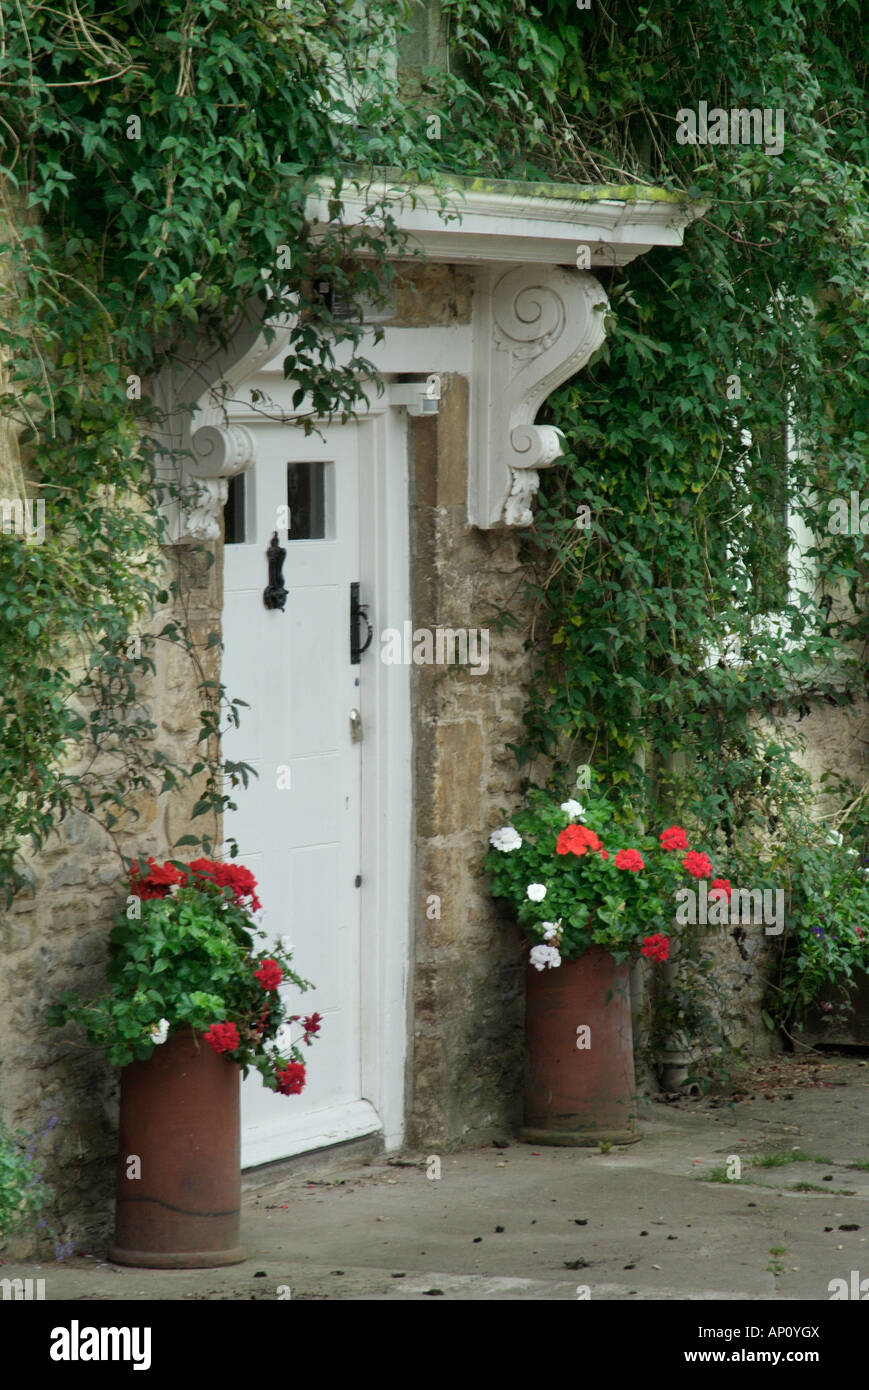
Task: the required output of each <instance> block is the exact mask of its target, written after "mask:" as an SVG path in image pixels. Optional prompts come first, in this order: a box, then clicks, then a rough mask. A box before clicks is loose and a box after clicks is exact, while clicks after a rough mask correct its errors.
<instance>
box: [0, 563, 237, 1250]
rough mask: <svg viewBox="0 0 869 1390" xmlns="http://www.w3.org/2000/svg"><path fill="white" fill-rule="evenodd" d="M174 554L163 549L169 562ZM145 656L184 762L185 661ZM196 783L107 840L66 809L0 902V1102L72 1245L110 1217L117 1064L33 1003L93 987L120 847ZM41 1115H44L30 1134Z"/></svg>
mask: <svg viewBox="0 0 869 1390" xmlns="http://www.w3.org/2000/svg"><path fill="white" fill-rule="evenodd" d="M181 549H182V550H183V551H184V558H185V560H186V564H187V566H188V567H192V571H193V573H192V584H191V587H190V590H189V610H188V611H189V620H190V625H191V629H192V631H193V632H194V634H195V635H197V638H198V640H200V641H201V643H202V647H203V651H202V654H201V660H202V662H203V664H204V669H205V671H206V673H207V675H208V676H209V677H210V678H214V677H215V676H216V675H217V674H218V670H217V665H216V663H217V659H218V653H219V649H218V648H212V649H211V651H210V652H206V651H205V650H204V645H205V639H206V634H207V633H208V632H210V631H213V630H215V628H216V627H217V628H218V629H219V620H220V604H221V595H220V577H219V576H220V567H219V565H213V566H212V567H211V568H208V566H207V565H206V563H205V561H204V557H203V556H201V555H200V556H198V557H194V556H192V555H191V554H190V552H189V549H187V548H186V547H182V548H181ZM179 558H181V557H180V556H179V555H175V554H173V555H172V556H171V557H170V559H169V563H170V566H172V568H173V570H174V566H175V564H176V562H177V560H178V559H179ZM169 616H170V614H169V612H168V611H166V612H163V613H158V614H157V615H156V616H155V618H154V619H153V621H152V622H151V624H150V626H149V630H150V631H152V632H154V633H158V632H159V631H160V630H161V628H162V627H163V626H164V624H165V623H166V621H167V620H168V618H169ZM155 661H156V664H157V674H156V676H155V677H152V678H151V679H150V680H149V681H148V682H147V684H146V685H143V686H142V690H141V693H142V698H143V700H144V701H145V702H146V703H147V705H148V707H149V709H150V711H151V713H152V717H153V718H154V719H155V722H156V723H157V729H156V731H155V734H154V738H155V742H156V744H157V746H159V747H160V748H161V749H163V750H164V751H165V752H166V753H167V754H168V755H169V756H170V757H173V758H174V759H175V760H176V761H178V762H180V763H182V764H186V765H187V766H190V765H191V764H192V762H193V760H194V753H195V744H196V734H197V728H198V724H197V720H196V711H197V710H198V708H199V704H200V701H199V699H198V698H197V697H196V693H195V691H196V677H195V671H194V667H193V664H192V663H191V661H190V659H189V657H187V656H186V655H185V654H184V653H183V652H182V651H181V650H180V649H179V648H177V647H174V646H170V645H167V644H166V643H159V642H158V643H157V646H156V651H155ZM70 770H71V772H73V773H76V772H77V771H80V769H77V768H76V767H74V766H73V767H72V768H71V769H70ZM197 795H198V793H197V791H196V787H195V784H193V783H191V784H188V785H187V786H186V787H184V788H183V789H182V790H181V791H180V792H178V793H177V794H176V793H172V794H167V795H163V796H160V797H158V796H157V795H155V794H147V793H141V794H137V796H136V798H135V809H136V810H137V811H138V813H139V815H138V819H133V817H132V815H128V816H127V817H126V818H125V821H126V823H125V824H122V826H121V827H120V833H119V835H118V836H117V841H116V843H113V842H112V840H111V839H110V837H109V836H108V834H107V833H106V832H105V831H104V830H102V829H100V827H99V826H98V825H97V824H96V822H95V821H94V820H93V819H92V818H91V817H90V816H88V815H86V814H84V813H83V812H81V811H77V812H73V813H72V814H71V815H69V816H68V817H67V818H66V820H65V821H64V822H62V824H61V825H60V827H59V828H58V830H57V832H56V833H55V834H53V835H52V836H51V838H50V840H49V841H48V842H47V844H46V845H45V847H44V848H43V849H42V850H41V851H40V852H39V853H38V854H36V855H33V856H31V858H30V861H29V868H28V875H29V878H30V881H31V885H32V887H31V889H30V891H28V892H26V893H24V894H23V895H21V896H20V897H19V898H17V899H16V901H15V903H14V904H13V906H12V908H11V909H9V910H8V911H6V910H3V909H0V950H2V959H3V969H2V971H0V1110H2V1111H3V1113H4V1116H5V1118H6V1120H7V1122H8V1123H9V1124H10V1125H11V1126H12V1127H13V1128H16V1129H23V1130H25V1131H26V1132H27V1133H28V1134H35V1135H37V1136H39V1137H38V1138H37V1139H36V1153H37V1156H38V1158H39V1159H40V1166H41V1171H42V1172H43V1175H44V1177H45V1180H46V1181H47V1182H48V1183H50V1184H52V1185H53V1186H54V1187H55V1190H56V1202H55V1205H54V1207H53V1209H52V1211H51V1212H49V1213H48V1214H47V1215H48V1221H49V1225H50V1226H51V1227H52V1228H53V1230H54V1231H55V1232H56V1235H57V1237H58V1238H59V1239H61V1240H62V1241H64V1242H67V1241H69V1240H72V1241H74V1243H75V1245H76V1249H77V1250H83V1251H88V1250H91V1249H94V1248H98V1247H99V1246H100V1245H101V1243H102V1241H103V1239H104V1237H105V1236H106V1235H107V1233H108V1231H109V1228H110V1226H111V1221H112V1199H113V1195H114V1169H115V1153H116V1132H117V1104H118V1073H117V1071H116V1070H115V1069H114V1068H113V1067H110V1066H109V1065H108V1063H107V1062H106V1059H105V1057H104V1055H103V1054H102V1052H101V1051H100V1050H99V1049H97V1048H94V1047H91V1046H90V1045H89V1044H88V1042H87V1041H86V1039H85V1038H84V1035H83V1034H82V1032H81V1031H80V1030H79V1029H78V1028H76V1027H73V1026H72V1025H69V1026H67V1027H66V1028H64V1029H54V1028H49V1027H48V1026H47V1025H46V1023H45V1020H44V1010H45V1008H46V1006H47V1005H48V1004H49V1003H52V1002H54V1001H56V1000H57V998H58V996H59V995H60V994H61V993H62V991H63V990H66V989H74V990H76V991H77V992H79V993H80V994H81V995H82V996H84V997H85V998H87V997H89V996H93V995H96V994H97V993H99V992H100V990H101V988H102V987H103V985H104V975H103V969H104V965H105V961H106V947H107V938H108V932H109V930H110V927H111V925H112V918H113V916H114V914H115V913H116V912H117V911H118V909H119V908H122V907H123V906H124V903H125V901H126V884H125V881H124V877H123V863H122V860H121V855H122V854H128V855H130V856H131V857H132V856H137V855H139V854H142V855H145V856H147V855H149V854H153V855H155V856H156V857H158V858H161V859H162V858H165V857H166V856H167V855H168V853H169V849H170V845H171V843H172V841H173V840H175V839H177V837H178V836H179V835H181V834H183V833H184V831H185V829H190V826H189V825H187V813H188V810H189V808H190V807H191V806H192V804H193V802H194V801H195V800H196V799H197ZM128 809H130V810H132V809H133V807H132V803H130V804H129V806H128ZM194 824H201V822H196V823H194ZM52 1115H54V1116H56V1124H54V1126H53V1127H52V1128H51V1129H50V1130H49V1131H48V1133H46V1134H41V1131H43V1130H45V1129H46V1128H47V1127H48V1124H49V1121H50V1119H51V1116H52ZM32 1248H33V1242H32V1241H31V1240H27V1239H24V1238H22V1240H21V1241H19V1242H17V1243H16V1245H15V1247H14V1249H15V1252H16V1253H17V1254H19V1255H22V1256H23V1255H24V1254H27V1253H30V1251H31V1249H32Z"/></svg>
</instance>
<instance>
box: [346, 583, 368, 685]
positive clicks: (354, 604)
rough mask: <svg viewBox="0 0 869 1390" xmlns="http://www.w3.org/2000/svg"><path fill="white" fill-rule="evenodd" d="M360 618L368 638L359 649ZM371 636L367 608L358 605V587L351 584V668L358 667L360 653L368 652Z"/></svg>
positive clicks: (363, 605) (361, 604) (364, 605)
mask: <svg viewBox="0 0 869 1390" xmlns="http://www.w3.org/2000/svg"><path fill="white" fill-rule="evenodd" d="M360 618H361V619H362V621H363V622H364V623H365V626H366V627H367V628H368V636H367V637H366V638H365V645H364V646H362V647H360V645H359V619H360ZM373 636H374V628H373V627H372V626H371V622H370V619H369V617H368V607H367V605H366V604H364V603H360V602H359V585H358V584H356V583H353V584H351V585H350V665H351V666H358V665H359V658H360V657H361V656H362V653H363V652H367V651H368V648H369V647H370V646H371V639H372V638H373Z"/></svg>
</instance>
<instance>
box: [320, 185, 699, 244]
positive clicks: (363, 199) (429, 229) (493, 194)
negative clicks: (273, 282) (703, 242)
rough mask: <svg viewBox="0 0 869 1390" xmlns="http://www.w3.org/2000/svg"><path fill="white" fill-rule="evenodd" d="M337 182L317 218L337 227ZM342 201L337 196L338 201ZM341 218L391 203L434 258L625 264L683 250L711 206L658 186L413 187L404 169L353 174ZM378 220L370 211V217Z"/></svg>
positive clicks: (412, 237) (360, 217) (356, 219)
mask: <svg viewBox="0 0 869 1390" xmlns="http://www.w3.org/2000/svg"><path fill="white" fill-rule="evenodd" d="M332 190H333V185H332V182H331V180H329V179H322V180H320V181H319V182H318V192H317V193H315V194H313V195H312V197H311V199H310V201H309V204H308V208H309V215H310V216H311V218H312V220H313V221H314V222H315V224H316V223H320V224H321V225H325V224H327V223H328V222H329V221H330V218H329V197H330V193H332ZM333 196H334V195H333ZM337 196H338V197H339V198H340V200H341V202H342V204H343V212H342V215H341V219H340V220H341V222H342V223H344V224H345V225H355V224H358V223H361V222H363V221H365V220H367V219H366V210H367V209H371V208H372V207H373V206H374V205H376V204H377V203H378V202H380V201H382V200H383V199H386V198H388V199H389V202H390V212H391V214H392V216H393V217H394V219H395V221H396V223H397V225H398V227H399V228H400V229H401V231H403V232H405V233H406V234H407V236H408V242H409V247H410V248H411V249H413V250H421V251H423V252H424V253H425V255H426V256H427V257H428V258H429V259H430V260H434V261H441V262H453V263H462V262H464V263H467V264H474V263H479V262H489V263H497V262H512V263H514V264H515V263H523V264H526V265H529V264H531V265H534V264H538V265H571V266H575V265H576V264H577V250H578V248H579V247H580V246H587V247H588V249H589V258H588V259H587V260H586V261H585V267H595V266H617V265H627V264H628V262H630V261H632V260H634V259H635V257H637V256H640V255H642V254H643V253H644V252H646V251H649V250H651V248H652V247H653V246H681V244H682V241H683V239H684V234H685V228H686V227H687V226H688V224H689V223H690V222H692V221H694V219H695V218H697V217H698V216H701V215H702V213H703V212H704V211H705V208H706V204H705V203H701V202H699V201H696V200H692V199H690V198H688V197H687V196H686V195H685V194H684V193H679V192H673V191H670V190H668V189H663V188H656V187H654V186H652V185H650V184H627V185H626V184H569V183H557V182H556V183H523V182H513V181H512V180H506V179H485V178H463V177H458V176H455V175H451V176H450V177H449V178H448V179H445V180H444V181H443V182H442V183H441V184H439V185H434V184H422V183H414V182H412V181H410V180H409V179H408V178H407V176H406V175H402V174H401V173H400V171H398V170H387V171H385V173H384V174H383V175H382V176H381V177H379V178H377V179H369V180H365V181H363V180H362V179H361V178H359V177H358V175H356V174H354V173H348V175H347V180H346V183H345V184H344V185H343V186H342V188H341V191H340V193H338V194H337ZM368 218H370V212H369V213H368Z"/></svg>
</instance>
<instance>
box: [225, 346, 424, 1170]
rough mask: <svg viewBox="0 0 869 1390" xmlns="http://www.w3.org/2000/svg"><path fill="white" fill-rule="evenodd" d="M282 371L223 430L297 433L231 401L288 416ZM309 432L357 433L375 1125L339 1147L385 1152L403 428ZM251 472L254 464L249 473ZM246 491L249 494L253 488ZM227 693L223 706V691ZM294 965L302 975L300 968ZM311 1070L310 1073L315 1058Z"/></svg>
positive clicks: (394, 911)
mask: <svg viewBox="0 0 869 1390" xmlns="http://www.w3.org/2000/svg"><path fill="white" fill-rule="evenodd" d="M281 362H282V356H281V359H280V360H279V361H278V362H271V363H269V364H268V366H267V367H265V368H264V369H261V371H260V372H259V373H257V375H256V376H251V377H248V378H247V379H246V380H244V381H243V382H239V383H238V384H237V385H236V386H235V390H234V397H235V399H234V400H233V401H232V402H230V403H228V405H227V415H228V423H229V426H230V428H231V427H232V426H237V425H242V426H247V427H248V428H249V427H250V426H253V425H255V426H257V427H258V428H259V429H263V428H265V429H298V428H299V427H298V426H294V425H281V424H279V423H277V422H275V423H268V422H266V421H265V420H264V418H263V411H262V410H258V411H257V410H253V409H251V408H250V407H246V406H245V404H244V401H243V400H240V399H239V397H241V396H242V395H243V394H244V395H247V394H248V392H249V389H250V388H251V387H253V388H256V387H259V389H260V390H265V391H267V392H268V395H269V396H270V398H271V400H272V401H274V402H275V404H276V405H278V406H281V407H284V408H285V409H288V408H289V401H288V400H287V401H285V400H284V399H283V398H284V396H285V395H286V396H287V397H288V396H289V395H290V393H291V390H292V383H287V382H285V381H284V379H283V370H282V366H281ZM278 375H279V376H280V382H278V381H277V380H276V376H278ZM372 395H373V392H372ZM320 423H322V424H323V425H324V426H326V425H327V424H328V425H329V428H331V429H335V428H344V429H348V430H355V431H357V438H358V469H359V570H360V572H359V576H358V578H359V582H360V595H361V601H362V602H363V604H365V605H366V606H367V607H368V610H369V612H370V615H371V620H372V624H373V627H374V638H373V640H372V642H371V646H370V647H369V649H368V651H367V652H366V653H365V654H364V655H363V656H362V658H361V661H360V665H359V674H360V681H361V686H360V708H361V710H362V719H363V739H362V744H361V756H362V795H361V845H360V864H361V868H360V872H361V875H362V886H361V889H360V892H361V902H360V910H361V979H360V994H361V1001H362V1012H361V1030H362V1036H361V1073H362V1099H363V1100H366V1101H368V1102H369V1104H370V1105H371V1106H372V1107H373V1108H374V1110H375V1111H376V1115H377V1118H378V1121H379V1123H376V1122H372V1121H371V1120H365V1119H364V1118H362V1115H361V1114H360V1125H359V1129H360V1133H359V1135H358V1136H350V1137H362V1136H363V1135H365V1134H370V1133H378V1132H381V1131H382V1134H383V1141H384V1145H385V1147H386V1148H387V1149H389V1148H395V1147H397V1146H398V1145H400V1143H401V1141H402V1138H403V1134H404V1118H405V1116H404V1110H405V1105H404V1097H405V1075H406V1067H407V1061H408V1044H409V1000H408V979H409V960H410V950H411V940H410V932H411V929H412V923H413V911H412V886H411V868H412V833H413V815H412V748H413V743H412V729H411V700H410V668H409V667H406V666H397V665H385V664H384V663H383V662H381V660H380V651H381V644H380V641H379V633H380V632H381V631H383V630H384V629H385V628H387V627H393V628H398V629H399V630H401V625H402V623H403V621H404V620H405V618H406V617H407V615H408V614H409V613H410V611H411V607H410V535H409V527H410V510H409V488H408V448H407V421H406V416H405V414H404V412H403V411H397V410H395V409H390V407H389V406H388V405H386V404H385V402H383V401H382V400H381V401H379V402H378V401H376V400H375V402H374V403H373V406H372V408H370V409H368V410H365V411H361V410H360V412H359V415H358V419H357V420H356V421H353V422H349V423H348V424H346V425H343V426H339V425H336V424H335V423H334V422H331V423H330V422H327V421H322V422H320ZM252 433H253V431H252ZM254 437H255V436H254ZM255 468H256V465H255V463H254V464H253V469H252V471H254V472H255ZM253 482H254V487H256V479H255V478H254V479H253ZM263 572H264V573H265V569H264V571H263ZM347 640H348V642H349V613H348V633H347ZM228 694H229V695H230V697H231V696H232V691H229V692H228ZM348 714H349V711H348ZM241 794H242V795H243V792H242V793H241ZM299 967H300V969H304V962H302V961H300V962H299ZM315 983H316V982H315ZM311 1064H312V1065H313V1066H315V1067H316V1065H317V1058H316V1048H314V1049H312V1053H311ZM290 1103H291V1102H290ZM360 1112H361V1107H360ZM329 1142H330V1141H329V1136H328V1135H318V1136H313V1135H312V1136H311V1140H310V1142H309V1144H308V1145H306V1148H307V1149H308V1150H309V1151H310V1150H311V1149H313V1148H317V1147H321V1146H323V1145H326V1144H328V1143H329ZM301 1151H302V1152H304V1151H305V1150H301Z"/></svg>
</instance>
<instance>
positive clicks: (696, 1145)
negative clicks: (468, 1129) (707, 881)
mask: <svg viewBox="0 0 869 1390" xmlns="http://www.w3.org/2000/svg"><path fill="white" fill-rule="evenodd" d="M641 1113H642V1116H643V1118H642V1121H641V1127H642V1132H643V1138H642V1140H641V1142H639V1143H637V1144H633V1145H630V1146H626V1147H624V1148H619V1149H613V1150H611V1151H610V1152H609V1153H599V1152H598V1151H597V1150H591V1149H556V1148H549V1149H547V1148H532V1147H530V1146H528V1145H526V1144H521V1143H518V1142H517V1141H516V1140H515V1138H514V1137H513V1136H512V1135H509V1134H505V1135H504V1136H503V1138H502V1139H499V1141H498V1144H497V1145H496V1144H489V1145H487V1146H486V1147H485V1148H478V1149H473V1150H465V1151H462V1152H460V1153H453V1154H449V1153H441V1154H434V1153H429V1154H408V1153H402V1154H394V1155H376V1156H374V1157H370V1158H368V1159H365V1158H364V1157H361V1156H360V1155H358V1154H355V1155H351V1156H347V1155H345V1156H344V1157H342V1158H339V1157H334V1156H333V1157H332V1158H330V1159H329V1160H328V1161H326V1162H324V1160H323V1159H322V1158H321V1159H319V1160H314V1159H304V1158H303V1159H297V1160H294V1161H293V1162H292V1164H289V1165H282V1166H277V1167H273V1168H272V1169H269V1170H261V1171H260V1172H258V1173H254V1174H249V1175H247V1176H246V1179H245V1197H244V1215H243V1224H242V1234H243V1239H244V1241H245V1242H246V1244H247V1248H248V1251H249V1258H248V1260H247V1261H246V1262H245V1263H244V1264H241V1265H236V1266H234V1267H232V1268H229V1269H223V1270H221V1269H217V1270H207V1269H206V1270H188V1271H178V1272H175V1271H173V1272H162V1271H154V1270H137V1269H125V1268H121V1267H120V1266H117V1265H111V1264H107V1263H105V1262H104V1260H103V1259H102V1258H100V1256H101V1253H102V1252H100V1251H94V1252H92V1253H90V1254H86V1253H85V1254H80V1255H78V1256H76V1257H74V1258H72V1259H69V1260H66V1261H63V1262H62V1263H60V1264H53V1263H49V1264H42V1265H39V1266H37V1265H35V1264H28V1265H24V1264H13V1263H6V1264H5V1266H3V1268H2V1270H0V1273H2V1275H3V1276H8V1277H14V1276H16V1275H20V1276H22V1277H30V1278H44V1279H45V1281H46V1298H47V1299H49V1300H50V1299H80V1300H114V1299H119V1300H127V1299H129V1300H136V1299H202V1300H205V1299H275V1300H277V1299H286V1298H292V1299H308V1300H311V1299H318V1300H323V1299H376V1300H407V1299H438V1298H440V1299H450V1300H466V1299H472V1300H500V1299H537V1300H549V1299H570V1300H575V1299H576V1298H577V1297H578V1296H585V1291H586V1289H587V1294H588V1296H589V1297H590V1298H591V1299H592V1300H594V1299H607V1300H622V1301H629V1300H645V1299H674V1300H682V1299H700V1300H715V1299H725V1298H726V1299H740V1300H747V1301H752V1300H789V1299H812V1300H819V1301H827V1300H829V1298H830V1292H829V1289H828V1284H829V1282H830V1280H832V1279H834V1278H842V1279H845V1280H850V1276H851V1271H852V1270H857V1271H859V1272H860V1276H861V1278H866V1277H869V1249H867V1244H869V1064H867V1062H865V1061H863V1060H860V1059H858V1058H856V1057H831V1056H823V1057H814V1058H809V1059H805V1058H803V1059H795V1058H781V1059H778V1061H777V1062H775V1063H768V1064H764V1065H762V1066H759V1067H757V1068H755V1069H753V1072H752V1075H751V1078H750V1079H749V1081H748V1083H747V1087H746V1094H745V1097H744V1098H742V1099H737V1100H728V1099H718V1100H709V1099H706V1100H702V1101H698V1100H687V1099H680V1100H678V1101H677V1100H669V1101H668V1100H666V1099H659V1100H656V1101H652V1102H649V1103H646V1104H644V1105H643V1107H642V1110H641ZM734 1155H735V1156H738V1157H739V1159H740V1163H741V1168H742V1176H741V1179H740V1180H739V1181H733V1180H729V1179H728V1176H727V1173H728V1161H729V1160H730V1159H731V1157H732V1156H734ZM761 1156H765V1157H766V1159H767V1163H766V1165H763V1164H761V1163H760V1162H759V1159H760V1157H761ZM433 1157H437V1158H439V1160H440V1177H439V1178H438V1177H435V1176H432V1177H429V1176H428V1174H429V1173H430V1172H431V1173H434V1172H435V1171H436V1168H437V1165H436V1164H433V1163H431V1162H430V1161H427V1160H430V1159H431V1158H433ZM794 1160H796V1161H794ZM729 1171H730V1172H734V1171H735V1165H733V1164H732V1163H731V1164H730V1170H729ZM709 1177H711V1178H712V1179H713V1180H711V1181H705V1180H704V1178H709Z"/></svg>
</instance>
